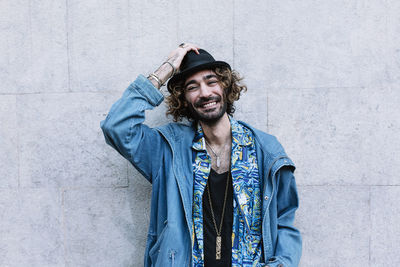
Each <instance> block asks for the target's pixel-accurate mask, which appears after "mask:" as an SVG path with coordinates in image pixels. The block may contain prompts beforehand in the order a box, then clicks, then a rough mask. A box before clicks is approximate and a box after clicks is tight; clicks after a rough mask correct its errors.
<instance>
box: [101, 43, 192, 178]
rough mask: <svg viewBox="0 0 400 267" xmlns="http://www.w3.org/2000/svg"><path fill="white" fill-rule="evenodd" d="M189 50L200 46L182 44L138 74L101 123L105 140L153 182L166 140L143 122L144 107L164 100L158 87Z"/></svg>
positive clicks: (145, 108) (175, 69) (176, 68)
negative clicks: (147, 72)
mask: <svg viewBox="0 0 400 267" xmlns="http://www.w3.org/2000/svg"><path fill="white" fill-rule="evenodd" d="M190 50H194V51H196V52H197V47H196V46H194V45H192V44H187V45H182V46H180V47H179V48H177V49H175V50H173V51H172V52H171V53H170V55H169V56H168V59H167V61H165V62H164V63H163V64H161V66H160V67H159V68H158V69H157V70H156V71H155V72H154V73H152V74H151V75H149V76H148V77H147V78H146V77H144V76H143V75H139V76H138V77H137V79H136V80H135V81H134V82H133V83H132V84H131V85H130V86H129V87H128V88H127V89H126V90H125V92H124V93H123V95H122V97H121V98H120V99H119V100H118V101H117V102H115V103H114V104H113V106H112V107H111V109H110V111H109V113H108V115H107V117H106V119H105V120H104V121H102V122H101V123H100V126H101V129H102V130H103V133H104V137H105V140H106V143H107V144H109V145H111V146H112V147H113V148H114V149H116V150H117V151H118V152H119V153H120V154H121V155H122V156H123V157H125V158H126V159H127V160H129V161H130V162H131V163H132V164H133V165H134V166H135V167H136V168H137V169H138V170H139V172H141V173H142V174H143V175H144V177H145V178H146V179H148V180H149V181H150V182H152V179H153V175H154V174H155V173H157V171H158V169H159V168H160V167H161V166H160V164H161V162H162V161H161V160H160V159H161V158H162V155H163V151H165V149H166V144H165V141H164V140H163V138H162V136H160V134H159V133H158V131H156V130H155V129H152V128H150V127H148V126H146V125H144V124H143V123H144V121H145V110H151V109H153V108H154V107H156V106H158V105H159V104H161V102H162V101H163V99H164V97H163V95H162V94H161V92H160V91H159V90H157V89H159V88H160V87H161V86H162V85H163V84H164V83H165V82H166V81H167V80H168V79H169V78H170V77H171V76H172V75H173V74H174V72H175V71H177V70H179V66H180V64H181V62H182V59H183V57H184V56H185V55H186V53H187V52H188V51H190Z"/></svg>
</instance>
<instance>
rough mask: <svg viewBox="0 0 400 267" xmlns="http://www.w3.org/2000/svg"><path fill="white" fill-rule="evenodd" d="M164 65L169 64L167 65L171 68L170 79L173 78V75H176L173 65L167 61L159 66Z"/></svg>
mask: <svg viewBox="0 0 400 267" xmlns="http://www.w3.org/2000/svg"><path fill="white" fill-rule="evenodd" d="M164 64H169V65H170V66H171V68H172V75H171V77H172V76H174V75H175V73H176V68H175V67H174V65H172V63H171V62H169V61H165V62H164V63H163V64H161V66H162V65H164Z"/></svg>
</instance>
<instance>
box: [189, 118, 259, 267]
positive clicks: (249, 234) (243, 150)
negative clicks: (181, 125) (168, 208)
mask: <svg viewBox="0 0 400 267" xmlns="http://www.w3.org/2000/svg"><path fill="white" fill-rule="evenodd" d="M230 122H231V131H232V152H231V153H232V154H231V155H232V156H231V174H232V184H233V194H234V196H233V226H232V266H244V267H247V266H261V263H260V262H261V261H262V233H261V226H262V218H261V213H262V212H261V211H262V201H261V188H262V185H261V179H260V177H259V174H258V165H257V155H256V147H255V142H254V139H253V135H252V133H251V131H250V130H249V129H247V128H246V127H244V126H243V125H242V124H240V123H238V122H237V121H235V120H234V119H233V118H230ZM192 149H193V174H194V188H193V190H194V192H193V193H194V194H193V229H192V247H193V254H192V258H193V261H192V263H193V266H195V267H200V266H204V247H203V210H202V197H203V193H204V189H205V187H206V184H207V180H208V176H209V174H210V170H211V157H210V155H209V154H208V153H207V150H206V143H205V138H204V133H203V130H202V128H201V126H200V123H198V125H197V132H196V134H195V137H194V140H193V144H192Z"/></svg>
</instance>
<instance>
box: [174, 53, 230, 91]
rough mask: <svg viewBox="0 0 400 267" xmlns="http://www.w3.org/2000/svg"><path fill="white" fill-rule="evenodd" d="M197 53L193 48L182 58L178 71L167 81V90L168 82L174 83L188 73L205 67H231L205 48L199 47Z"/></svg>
mask: <svg viewBox="0 0 400 267" xmlns="http://www.w3.org/2000/svg"><path fill="white" fill-rule="evenodd" d="M198 51H199V54H196V52H194V51H193V50H190V51H189V52H188V53H187V54H186V56H185V57H184V58H183V60H182V63H181V66H180V71H179V72H178V73H177V74H175V75H174V76H172V78H171V79H170V80H169V81H168V85H167V88H168V91H170V92H171V89H170V84H174V83H176V82H177V81H178V80H181V79H185V78H186V77H188V76H189V75H191V74H193V73H195V72H198V71H201V70H205V69H213V68H215V67H223V68H228V69H231V66H230V65H229V64H228V63H226V62H224V61H216V60H215V59H214V58H213V56H212V55H211V54H210V53H208V52H207V51H206V50H203V49H199V50H198Z"/></svg>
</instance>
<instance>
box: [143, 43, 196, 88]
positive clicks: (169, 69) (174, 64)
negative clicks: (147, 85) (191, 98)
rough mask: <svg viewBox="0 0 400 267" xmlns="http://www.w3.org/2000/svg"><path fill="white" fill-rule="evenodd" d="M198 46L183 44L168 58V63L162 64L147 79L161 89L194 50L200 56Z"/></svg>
mask: <svg viewBox="0 0 400 267" xmlns="http://www.w3.org/2000/svg"><path fill="white" fill-rule="evenodd" d="M198 49H200V48H199V47H198V46H197V45H194V44H191V43H182V44H180V45H179V47H178V48H176V49H174V50H173V51H172V52H171V53H170V54H169V56H168V59H167V61H165V62H164V63H162V64H161V66H160V67H159V68H158V69H157V70H156V71H155V72H153V73H152V74H150V75H149V76H148V77H147V78H148V79H149V80H150V82H151V83H152V84H153V85H154V86H155V87H157V88H160V87H161V86H163V85H164V83H165V82H166V81H167V80H168V79H169V78H171V77H172V76H173V75H174V74H175V73H176V72H177V71H179V67H180V66H181V63H182V60H183V58H184V57H185V56H186V54H187V53H188V52H189V51H191V50H193V51H194V52H195V53H196V54H199V51H198Z"/></svg>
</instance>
